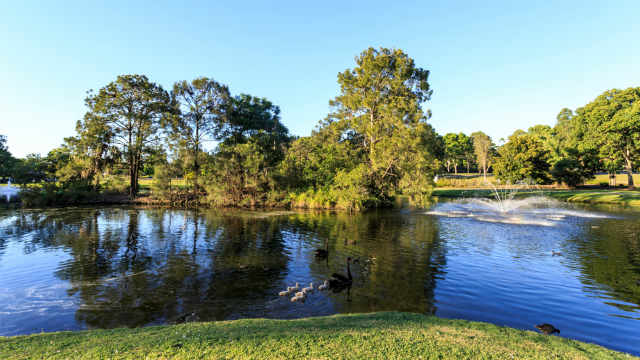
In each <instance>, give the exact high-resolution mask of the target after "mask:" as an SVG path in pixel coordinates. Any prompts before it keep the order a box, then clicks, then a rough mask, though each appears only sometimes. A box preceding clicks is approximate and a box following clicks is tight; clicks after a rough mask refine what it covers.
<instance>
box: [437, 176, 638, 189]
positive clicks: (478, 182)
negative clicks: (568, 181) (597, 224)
mask: <svg viewBox="0 0 640 360" xmlns="http://www.w3.org/2000/svg"><path fill="white" fill-rule="evenodd" d="M447 175H449V176H453V177H451V178H448V177H442V176H441V177H440V178H439V179H438V182H437V184H436V186H437V187H439V188H454V189H457V188H486V187H487V186H489V185H490V184H493V185H495V184H496V183H497V179H496V178H495V176H493V174H489V175H487V178H486V179H485V178H484V177H483V176H482V175H481V174H474V173H459V174H458V175H457V177H456V176H455V175H453V174H447ZM633 181H634V184H636V185H640V174H634V175H633ZM585 184H586V185H601V184H603V185H608V184H609V176H608V175H606V174H599V175H596V176H595V178H593V179H590V180H587V181H586V182H585ZM616 185H617V186H626V185H627V175H626V174H617V175H616Z"/></svg>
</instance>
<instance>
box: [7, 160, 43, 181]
mask: <svg viewBox="0 0 640 360" xmlns="http://www.w3.org/2000/svg"><path fill="white" fill-rule="evenodd" d="M11 177H12V178H13V181H14V182H15V183H16V184H20V185H26V184H30V183H39V182H42V181H44V180H47V164H46V163H45V162H44V160H43V159H42V157H41V156H40V154H29V155H27V157H26V158H24V159H18V160H16V161H15V162H14V164H13V167H12V169H11Z"/></svg>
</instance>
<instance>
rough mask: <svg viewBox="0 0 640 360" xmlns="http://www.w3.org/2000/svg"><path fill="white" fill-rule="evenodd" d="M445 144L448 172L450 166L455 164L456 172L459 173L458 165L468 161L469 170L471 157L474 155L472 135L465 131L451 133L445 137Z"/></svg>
mask: <svg viewBox="0 0 640 360" xmlns="http://www.w3.org/2000/svg"><path fill="white" fill-rule="evenodd" d="M443 140H444V146H445V150H444V152H445V163H446V165H447V172H449V168H450V166H453V170H454V172H455V174H456V175H457V174H458V166H459V165H460V164H463V163H465V162H466V164H467V171H469V165H470V161H471V159H472V158H473V157H474V150H473V143H472V140H471V138H470V137H468V136H467V135H465V134H463V133H458V134H454V133H449V134H446V135H445V136H444V138H443Z"/></svg>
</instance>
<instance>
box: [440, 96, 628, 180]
mask: <svg viewBox="0 0 640 360" xmlns="http://www.w3.org/2000/svg"><path fill="white" fill-rule="evenodd" d="M639 100H640V88H629V89H626V90H618V89H613V90H608V91H605V92H604V93H603V94H601V95H600V96H598V97H597V98H596V99H595V100H593V101H592V102H590V103H589V104H587V105H585V106H584V107H580V108H578V109H576V110H575V111H573V110H570V109H566V108H565V109H562V110H561V111H560V113H559V114H558V116H557V122H556V125H555V126H554V127H550V126H547V125H535V126H533V127H530V128H529V129H528V130H527V131H523V130H517V131H515V132H514V133H513V134H512V135H511V136H510V137H509V138H508V139H507V141H506V142H505V143H504V144H503V145H502V146H499V147H498V146H496V145H495V144H494V143H493V142H492V141H491V139H490V138H489V137H488V136H486V135H485V134H483V133H482V132H476V133H473V134H472V135H471V136H466V135H465V134H463V133H460V134H452V133H451V134H446V135H445V136H444V137H443V140H444V143H445V156H444V164H445V167H446V171H447V172H450V171H452V170H453V171H454V173H457V172H458V170H459V166H465V167H466V170H467V172H470V169H471V170H474V171H482V170H484V172H485V174H486V169H487V167H490V168H492V170H493V172H494V173H495V175H496V177H497V178H498V179H499V180H501V181H503V182H504V183H512V184H513V183H516V182H520V181H527V182H532V183H536V184H550V183H552V182H556V183H562V184H566V185H567V186H569V187H575V186H577V185H579V184H582V183H584V182H585V181H586V180H588V179H592V178H593V177H594V174H595V173H596V172H608V173H609V174H614V173H616V172H618V171H621V170H623V171H624V172H625V173H626V174H627V178H628V186H629V187H633V186H634V183H633V176H632V174H633V169H634V168H637V166H638V165H639V162H640V101H639Z"/></svg>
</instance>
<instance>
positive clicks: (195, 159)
mask: <svg viewBox="0 0 640 360" xmlns="http://www.w3.org/2000/svg"><path fill="white" fill-rule="evenodd" d="M195 139H196V144H195V145H196V146H195V147H196V153H195V154H194V156H193V167H194V174H193V198H194V200H195V202H196V208H197V207H198V204H199V203H200V199H198V194H199V191H198V173H199V172H200V165H199V164H198V152H200V120H199V119H197V120H196V137H195Z"/></svg>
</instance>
